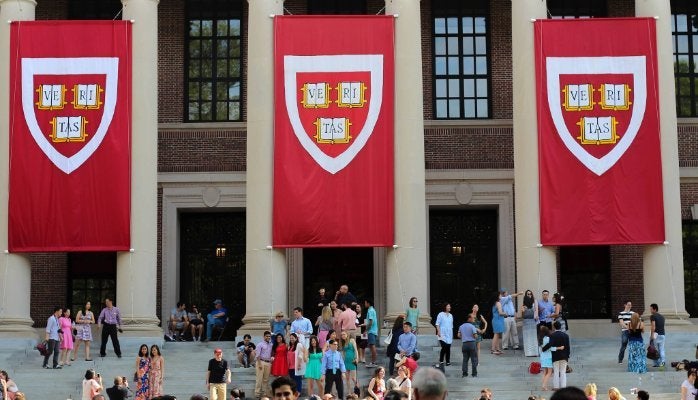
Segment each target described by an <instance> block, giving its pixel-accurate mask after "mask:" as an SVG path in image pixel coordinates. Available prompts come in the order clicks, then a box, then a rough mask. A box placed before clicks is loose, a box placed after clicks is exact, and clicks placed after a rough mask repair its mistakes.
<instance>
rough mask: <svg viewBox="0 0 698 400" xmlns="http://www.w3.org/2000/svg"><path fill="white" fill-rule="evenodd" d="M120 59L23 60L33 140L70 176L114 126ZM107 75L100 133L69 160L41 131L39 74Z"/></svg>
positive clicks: (26, 110) (24, 102)
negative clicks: (37, 106) (37, 111)
mask: <svg viewBox="0 0 698 400" xmlns="http://www.w3.org/2000/svg"><path fill="white" fill-rule="evenodd" d="M118 72H119V59H118V58H115V57H81V58H23V59H22V109H23V110H24V118H25V120H26V122H27V126H28V127H29V132H31V135H32V137H33V138H34V141H35V142H36V144H37V145H38V146H39V148H41V151H43V152H44V154H46V156H47V157H48V158H49V160H51V162H53V164H54V165H55V166H56V167H58V168H59V169H60V170H61V171H63V172H65V173H66V174H70V173H71V172H73V171H75V170H76V169H78V168H79V167H80V166H81V165H82V164H83V163H84V162H85V161H87V159H88V158H90V156H91V155H92V154H93V153H94V152H95V150H97V148H99V145H100V144H101V143H102V140H103V139H104V136H105V135H106V134H107V129H108V128H109V125H110V124H111V120H112V117H113V116H114V108H115V107H116V97H117V94H116V87H117V83H118ZM86 74H91V75H106V83H105V88H104V92H105V93H104V113H103V114H102V119H101V121H100V122H99V125H98V127H97V130H96V132H95V133H94V134H93V136H92V139H90V140H89V141H88V142H87V143H86V144H85V146H84V147H83V148H82V149H80V150H79V151H78V152H77V153H75V154H74V155H72V156H70V157H66V156H64V155H63V154H61V153H60V152H59V151H58V150H56V149H55V148H54V147H53V145H52V144H51V143H50V142H49V140H48V139H47V135H46V134H44V133H43V132H42V131H41V128H40V127H39V124H38V122H37V119H36V114H35V111H34V93H35V92H34V89H35V88H34V76H35V75H86Z"/></svg>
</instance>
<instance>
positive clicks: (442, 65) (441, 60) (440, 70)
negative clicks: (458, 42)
mask: <svg viewBox="0 0 698 400" xmlns="http://www.w3.org/2000/svg"><path fill="white" fill-rule="evenodd" d="M434 73H435V74H436V75H446V57H436V60H435V63H434Z"/></svg>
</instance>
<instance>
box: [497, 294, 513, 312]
mask: <svg viewBox="0 0 698 400" xmlns="http://www.w3.org/2000/svg"><path fill="white" fill-rule="evenodd" d="M499 301H500V302H501V303H502V311H504V314H506V315H507V317H510V316H514V315H515V314H516V309H515V308H514V302H513V301H512V300H511V295H509V296H502V297H500V298H499Z"/></svg>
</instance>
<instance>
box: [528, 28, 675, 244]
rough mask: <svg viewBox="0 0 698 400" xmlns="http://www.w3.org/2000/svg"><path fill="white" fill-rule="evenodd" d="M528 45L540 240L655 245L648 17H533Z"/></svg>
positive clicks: (652, 44)
mask: <svg viewBox="0 0 698 400" xmlns="http://www.w3.org/2000/svg"><path fill="white" fill-rule="evenodd" d="M535 43H536V76H537V88H538V93H537V99H538V132H539V144H538V145H539V163H540V171H539V173H540V233H541V243H543V244H544V245H590V244H626V243H627V244H630V243H638V244H640V243H662V242H663V241H664V210H663V203H662V167H661V159H660V147H659V146H660V145H659V110H658V91H657V82H658V80H657V60H656V58H657V55H656V34H655V21H654V19H653V18H622V19H600V18H593V19H578V20H538V21H536V23H535ZM531 95H533V93H532V94H531Z"/></svg>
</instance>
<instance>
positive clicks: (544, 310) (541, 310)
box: [538, 300, 555, 322]
mask: <svg viewBox="0 0 698 400" xmlns="http://www.w3.org/2000/svg"><path fill="white" fill-rule="evenodd" d="M554 312H555V304H553V302H552V301H550V300H548V301H543V300H538V319H539V320H541V321H543V322H553V319H552V318H550V314H553V313H554Z"/></svg>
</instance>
